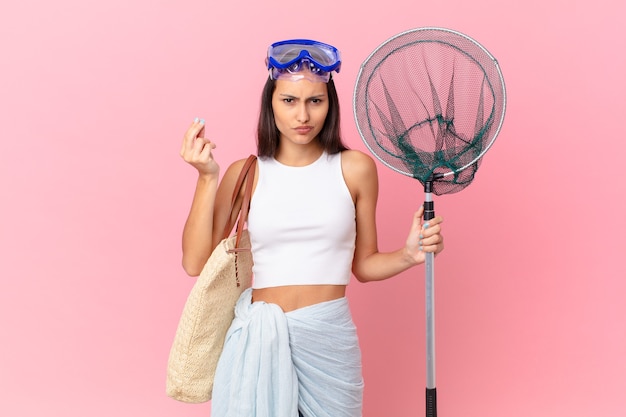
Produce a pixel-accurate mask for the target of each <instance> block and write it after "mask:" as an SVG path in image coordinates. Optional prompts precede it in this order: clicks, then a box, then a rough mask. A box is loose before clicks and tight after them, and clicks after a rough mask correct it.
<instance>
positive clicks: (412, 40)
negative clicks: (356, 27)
mask: <svg viewBox="0 0 626 417" xmlns="http://www.w3.org/2000/svg"><path fill="white" fill-rule="evenodd" d="M505 97H506V94H505V88H504V81H503V78H502V73H501V71H500V67H499V66H498V63H497V61H496V60H495V59H494V58H493V56H492V55H491V54H489V52H487V50H486V49H485V48H483V47H482V46H481V45H480V44H478V43H477V42H476V41H474V40H473V39H471V38H469V37H467V36H465V35H463V34H461V33H459V32H455V31H452V30H447V29H441V28H420V29H414V30H411V31H407V32H404V33H401V34H399V35H397V36H394V37H393V38H391V39H389V40H387V41H386V42H384V43H383V44H382V45H380V46H379V47H378V48H377V49H376V50H374V52H372V54H371V55H370V56H369V57H368V58H367V59H366V60H365V62H364V63H363V64H362V66H361V69H360V72H359V75H358V78H357V82H356V87H355V91H354V103H353V104H354V115H355V118H356V122H357V127H358V129H359V133H360V135H361V137H362V138H363V140H364V142H365V144H366V145H367V147H368V148H369V149H370V151H371V152H372V153H373V154H374V155H375V156H376V157H378V159H380V160H381V161H382V162H383V163H384V164H386V165H387V166H389V167H390V168H392V169H394V170H396V171H398V172H400V173H402V174H404V175H408V176H411V177H413V178H415V179H417V180H419V181H420V182H421V183H422V184H424V185H425V184H426V182H428V181H432V182H433V183H432V192H433V193H435V194H437V195H442V194H450V193H455V192H458V191H460V190H462V189H463V188H465V187H467V186H468V185H469V184H470V183H471V182H472V180H473V179H474V175H475V174H476V171H477V170H478V167H479V165H480V161H481V157H482V156H483V155H484V154H485V152H486V151H487V150H488V149H489V147H490V146H491V145H492V143H493V141H494V140H495V138H496V136H497V135H498V133H499V131H500V128H501V126H502V121H503V119H504V111H505V102H506V98H505Z"/></svg>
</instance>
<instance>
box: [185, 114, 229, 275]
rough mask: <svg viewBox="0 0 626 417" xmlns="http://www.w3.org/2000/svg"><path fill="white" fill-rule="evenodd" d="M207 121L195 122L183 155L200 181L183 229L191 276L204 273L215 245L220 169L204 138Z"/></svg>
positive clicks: (187, 263) (187, 264)
mask: <svg viewBox="0 0 626 417" xmlns="http://www.w3.org/2000/svg"><path fill="white" fill-rule="evenodd" d="M203 133H204V121H203V120H198V119H196V120H195V121H194V122H193V123H192V124H191V126H190V127H189V129H187V132H186V133H185V136H184V137H183V143H182V147H181V150H180V156H181V157H182V158H183V159H184V160H185V162H187V163H188V164H190V165H191V166H193V167H194V168H195V169H196V170H197V171H198V182H197V183H196V190H195V193H194V196H193V201H192V203H191V209H190V211H189V215H188V217H187V221H186V222H185V227H184V229H183V268H184V269H185V272H187V274H189V275H191V276H196V275H199V274H200V272H201V271H202V266H201V265H203V260H204V262H206V259H208V256H207V255H206V254H207V253H209V254H210V251H211V248H212V245H213V242H212V235H213V214H214V208H215V198H216V195H217V188H218V182H219V173H220V167H219V165H218V164H217V162H215V160H214V159H213V154H212V152H211V151H212V150H213V149H214V148H215V144H213V143H212V142H211V141H209V140H208V139H205V138H203V137H202V134H203Z"/></svg>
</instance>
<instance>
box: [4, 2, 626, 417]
mask: <svg viewBox="0 0 626 417" xmlns="http://www.w3.org/2000/svg"><path fill="white" fill-rule="evenodd" d="M244 3H248V4H244ZM625 16H626V7H625V6H624V2H623V1H621V0H615V1H609V0H596V1H565V0H559V1H545V0H526V1H523V2H522V1H506V2H505V1H501V0H497V1H496V0H475V1H467V0H448V1H443V0H442V1H430V2H416V1H415V0H387V1H384V2H372V1H369V2H363V1H356V0H352V1H344V2H339V1H337V2H332V3H330V2H328V3H324V2H321V3H320V2H257V1H249V2H239V1H230V2H227V1H223V2H208V1H199V0H198V1H194V0H186V1H172V0H161V1H148V0H134V1H128V0H107V1H100V2H90V1H79V0H60V1H55V2H44V1H28V0H26V1H20V2H4V4H3V5H2V6H1V7H0V52H1V58H0V59H1V65H0V73H1V77H0V138H1V141H0V198H1V201H2V204H1V210H2V211H1V213H2V215H1V216H0V257H1V258H0V277H1V281H0V328H1V329H2V342H1V344H0V415H1V416H7V417H18V416H29V417H30V416H44V415H45V416H64V417H72V416H81V417H82V416H91V417H100V416H152V417H161V416H208V415H209V413H210V411H209V410H210V405H209V404H203V405H186V404H182V403H177V402H176V401H174V400H171V399H169V398H167V397H166V396H165V393H164V379H165V364H166V361H167V356H168V352H169V347H170V342H171V340H172V337H173V333H174V330H175V328H176V324H177V320H178V316H179V314H180V311H181V309H182V306H183V303H184V301H185V298H186V295H187V293H188V291H189V289H190V288H191V285H192V283H193V279H190V278H187V277H186V276H185V274H184V272H183V270H182V268H181V266H180V234H181V230H182V225H183V222H184V220H185V217H186V214H187V210H188V207H189V204H190V200H191V195H192V191H193V187H194V181H195V174H194V172H193V170H192V168H190V167H188V166H186V165H185V164H184V163H183V161H182V160H181V159H180V157H179V156H178V150H179V145H180V139H181V137H182V134H183V132H184V131H185V129H186V128H187V126H188V124H189V123H190V122H191V121H192V120H193V118H194V117H196V116H200V117H204V118H206V119H207V123H208V126H209V127H208V133H209V135H210V136H211V137H212V138H213V139H214V140H215V141H216V142H218V144H219V148H218V151H217V152H216V155H217V157H218V158H219V160H220V161H221V163H222V166H223V168H224V169H225V167H226V166H227V165H228V164H229V163H230V162H231V161H232V160H234V159H235V158H241V157H244V156H246V155H247V154H248V153H250V152H252V151H254V149H255V148H254V126H255V123H256V117H257V111H258V101H259V96H260V90H261V86H262V83H263V80H264V78H265V76H266V75H265V73H264V71H263V67H262V65H263V59H264V52H265V49H266V47H267V45H268V44H269V43H271V42H273V41H276V40H280V39H285V38H290V37H311V38H314V39H320V40H323V41H327V42H330V43H333V44H334V45H336V46H338V47H339V48H340V49H341V50H342V52H343V57H344V61H345V64H344V66H343V67H342V72H341V74H340V75H339V76H338V77H337V84H338V89H339V94H340V98H341V100H342V103H343V120H344V124H343V132H344V135H345V137H346V139H347V142H348V143H349V145H350V146H351V147H353V148H356V149H361V150H365V146H364V145H363V143H362V142H361V139H360V138H359V136H358V134H357V131H356V128H355V126H354V121H353V117H352V89H353V87H354V82H355V79H356V75H357V72H358V68H359V65H360V64H361V62H362V61H363V60H364V59H365V58H366V57H367V55H368V54H369V53H370V52H371V51H372V50H373V49H374V48H375V47H376V46H378V45H379V44H380V43H381V42H383V41H384V40H386V39H387V38H389V37H391V36H393V35H395V34H397V33H400V32H402V31H404V30H407V29H412V28H416V27H421V26H442V27H447V28H451V29H455V30H458V31H461V32H463V33H466V34H468V35H470V36H472V37H474V38H475V39H477V40H479V41H480V42H481V43H482V44H484V45H485V46H486V47H487V49H489V50H490V52H491V53H493V54H494V55H495V56H496V57H497V59H498V61H499V62H500V64H501V66H502V69H503V72H504V74H505V80H506V85H507V92H508V96H509V99H508V109H507V116H506V120H505V124H504V127H503V130H502V132H501V135H500V137H499V138H498V140H497V141H496V143H495V145H494V147H493V148H492V149H491V150H490V152H489V153H488V154H487V156H486V157H485V159H484V162H483V165H482V167H481V169H480V170H479V171H478V174H477V178H476V180H475V182H474V183H473V184H472V185H471V186H470V187H469V188H468V189H466V190H465V191H463V192H462V193H459V194H454V195H449V196H442V197H439V198H437V200H436V205H437V211H438V213H440V214H442V215H444V216H445V219H446V222H445V237H446V246H447V249H446V251H445V253H444V254H442V255H441V256H440V257H438V259H437V283H438V285H437V382H438V383H437V387H438V394H439V413H440V415H442V416H466V417H469V416H481V417H487V416H494V417H501V416H508V417H515V416H524V417H525V416H529V415H532V416H591V415H602V416H605V417H609V416H623V415H624V414H625V413H626V397H625V396H624V391H625V389H626V329H625V327H626V326H625V324H624V321H625V318H626V303H625V302H624V294H625V293H626V280H625V279H624V278H625V277H626V268H625V267H624V263H623V258H624V248H625V245H624V232H625V231H626V227H625V226H626V224H625V221H624V212H625V211H626V203H624V194H625V192H624V191H625V188H626V187H625V186H624V181H623V170H622V169H621V167H622V166H623V160H624V157H623V154H624V152H625V151H626V144H625V141H624V97H626V84H625V82H624V74H625V73H626V58H625V53H624V51H626V32H625V30H624V21H623V20H624V17H625ZM379 172H380V177H381V187H382V189H381V195H380V203H379V214H378V215H379V230H380V246H381V248H382V249H395V248H396V247H398V246H399V245H400V244H402V242H403V239H404V237H405V233H406V231H407V230H408V226H409V218H410V213H411V212H412V211H413V210H414V209H415V208H416V207H417V206H418V205H419V204H420V203H421V199H422V197H423V194H422V190H421V187H420V186H419V183H417V182H416V181H414V180H411V179H409V178H406V177H403V176H401V175H399V174H396V173H394V172H392V171H391V170H389V169H388V168H386V167H384V166H380V167H379ZM349 297H350V299H351V304H352V308H353V311H354V316H355V320H356V322H357V325H358V328H359V334H360V337H361V341H362V346H363V355H364V372H365V377H366V392H365V411H364V415H365V416H366V417H381V416H383V417H386V416H401V415H402V416H405V415H423V409H424V399H423V397H424V394H423V390H424V383H425V376H424V340H423V339H424V337H423V334H424V319H423V316H424V314H423V310H424V306H423V304H424V303H423V269H422V268H417V269H415V270H412V271H409V272H407V273H405V274H402V275H401V276H400V277H398V278H396V279H394V280H391V281H387V282H384V283H376V284H369V285H360V284H358V283H354V284H353V285H352V286H351V287H350V289H349Z"/></svg>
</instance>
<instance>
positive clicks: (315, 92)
mask: <svg viewBox="0 0 626 417" xmlns="http://www.w3.org/2000/svg"><path fill="white" fill-rule="evenodd" d="M272 109H273V111H274V121H275V123H276V127H277V128H278V131H279V132H280V140H281V143H284V142H285V141H288V142H291V143H294V144H300V145H306V144H309V143H311V142H313V141H314V140H315V139H316V138H317V135H318V134H319V133H320V131H321V130H322V127H323V126H324V121H325V120H326V115H327V114H328V86H327V84H326V83H323V82H311V81H309V80H307V79H303V80H299V81H290V80H280V79H279V80H276V89H275V90H274V94H273V96H272Z"/></svg>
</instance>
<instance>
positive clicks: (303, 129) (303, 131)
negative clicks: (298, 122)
mask: <svg viewBox="0 0 626 417" xmlns="http://www.w3.org/2000/svg"><path fill="white" fill-rule="evenodd" d="M294 130H295V131H296V132H297V133H298V134H299V135H306V134H307V133H309V132H310V131H311V130H313V127H312V126H298V127H296V128H294Z"/></svg>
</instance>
